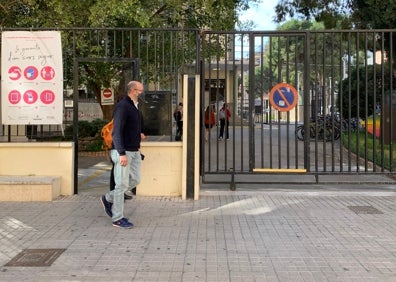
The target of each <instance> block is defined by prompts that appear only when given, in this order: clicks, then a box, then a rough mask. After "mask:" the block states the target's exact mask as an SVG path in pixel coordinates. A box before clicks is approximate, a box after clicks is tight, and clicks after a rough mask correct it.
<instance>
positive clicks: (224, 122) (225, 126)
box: [219, 118, 230, 139]
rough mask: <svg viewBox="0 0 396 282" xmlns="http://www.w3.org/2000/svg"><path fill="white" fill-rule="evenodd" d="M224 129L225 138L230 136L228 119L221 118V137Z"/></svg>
mask: <svg viewBox="0 0 396 282" xmlns="http://www.w3.org/2000/svg"><path fill="white" fill-rule="evenodd" d="M224 129H225V133H226V138H227V139H228V138H230V132H229V130H228V129H229V122H228V120H226V119H224V118H222V119H220V136H219V137H221V138H223V137H224Z"/></svg>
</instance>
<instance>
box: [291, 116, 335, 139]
mask: <svg viewBox="0 0 396 282" xmlns="http://www.w3.org/2000/svg"><path fill="white" fill-rule="evenodd" d="M308 128H309V133H308V134H309V135H308V136H309V138H310V139H315V140H316V139H317V140H321V141H322V140H324V141H327V142H329V141H334V140H338V139H339V138H340V137H341V129H340V127H339V126H338V125H337V124H335V123H334V122H333V119H331V118H329V117H323V116H318V117H317V118H316V120H313V121H311V122H310V124H309V127H308ZM295 134H296V137H297V139H298V140H301V141H303V140H304V139H305V136H306V135H305V125H303V124H302V125H299V126H297V127H296V130H295Z"/></svg>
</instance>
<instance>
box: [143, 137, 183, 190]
mask: <svg viewBox="0 0 396 282" xmlns="http://www.w3.org/2000/svg"><path fill="white" fill-rule="evenodd" d="M141 145H142V146H141V147H142V148H141V152H142V154H144V155H145V159H144V161H143V162H142V180H141V183H140V184H139V185H138V187H137V189H136V193H137V195H139V196H169V197H179V196H181V195H182V148H183V146H182V142H142V144H141Z"/></svg>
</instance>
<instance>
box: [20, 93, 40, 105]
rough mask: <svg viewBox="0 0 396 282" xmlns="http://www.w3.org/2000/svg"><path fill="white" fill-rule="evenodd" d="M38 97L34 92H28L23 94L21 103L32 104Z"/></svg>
mask: <svg viewBox="0 0 396 282" xmlns="http://www.w3.org/2000/svg"><path fill="white" fill-rule="evenodd" d="M37 98H38V95H37V93H36V91H34V90H28V91H26V92H25V93H24V94H23V101H25V103H26V104H33V103H35V102H36V101H37Z"/></svg>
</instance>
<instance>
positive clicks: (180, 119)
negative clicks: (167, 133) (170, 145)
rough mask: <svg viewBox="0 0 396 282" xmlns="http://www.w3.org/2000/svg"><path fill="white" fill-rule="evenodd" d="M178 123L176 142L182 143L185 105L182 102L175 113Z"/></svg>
mask: <svg viewBox="0 0 396 282" xmlns="http://www.w3.org/2000/svg"><path fill="white" fill-rule="evenodd" d="M173 117H174V118H175V121H176V140H177V141H180V140H181V137H182V136H183V103H182V102H180V103H179V105H178V106H177V107H176V109H175V111H174V112H173Z"/></svg>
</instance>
